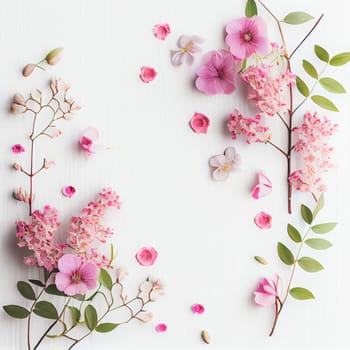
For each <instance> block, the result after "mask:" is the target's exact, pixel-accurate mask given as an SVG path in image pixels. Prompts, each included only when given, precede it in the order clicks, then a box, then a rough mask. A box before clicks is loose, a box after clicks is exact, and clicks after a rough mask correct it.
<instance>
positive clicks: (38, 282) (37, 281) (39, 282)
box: [28, 280, 45, 287]
mask: <svg viewBox="0 0 350 350" xmlns="http://www.w3.org/2000/svg"><path fill="white" fill-rule="evenodd" d="M28 281H29V282H30V283H31V284H34V285H35V286H38V287H45V284H44V283H43V282H41V281H39V280H28Z"/></svg>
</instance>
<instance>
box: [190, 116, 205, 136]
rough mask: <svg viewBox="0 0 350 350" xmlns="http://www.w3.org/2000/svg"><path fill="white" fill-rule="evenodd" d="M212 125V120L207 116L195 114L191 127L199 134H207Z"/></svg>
mask: <svg viewBox="0 0 350 350" xmlns="http://www.w3.org/2000/svg"><path fill="white" fill-rule="evenodd" d="M209 125H210V120H209V118H208V117H207V116H205V115H204V114H202V113H197V112H196V113H195V114H194V115H193V117H192V118H191V120H190V127H191V128H192V130H193V131H194V132H196V133H198V134H206V133H207V131H208V127H209Z"/></svg>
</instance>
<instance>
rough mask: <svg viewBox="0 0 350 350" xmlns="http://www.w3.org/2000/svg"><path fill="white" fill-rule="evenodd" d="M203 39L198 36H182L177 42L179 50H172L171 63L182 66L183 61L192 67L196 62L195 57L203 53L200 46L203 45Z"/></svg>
mask: <svg viewBox="0 0 350 350" xmlns="http://www.w3.org/2000/svg"><path fill="white" fill-rule="evenodd" d="M203 41H204V40H203V39H202V38H201V37H199V36H197V35H181V36H180V38H179V40H178V41H177V46H178V47H179V50H171V52H170V54H171V63H172V64H173V65H174V66H180V65H181V64H182V63H183V61H185V62H186V63H187V64H188V65H192V64H193V62H194V56H195V55H196V54H197V53H199V52H202V49H201V47H200V46H199V45H200V44H202V43H203Z"/></svg>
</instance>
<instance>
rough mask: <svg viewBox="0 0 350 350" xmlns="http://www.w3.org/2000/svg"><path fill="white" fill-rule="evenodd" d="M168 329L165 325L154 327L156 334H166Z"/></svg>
mask: <svg viewBox="0 0 350 350" xmlns="http://www.w3.org/2000/svg"><path fill="white" fill-rule="evenodd" d="M167 329H168V326H167V325H166V324H165V323H158V324H157V325H156V332H158V333H163V332H166V331H167Z"/></svg>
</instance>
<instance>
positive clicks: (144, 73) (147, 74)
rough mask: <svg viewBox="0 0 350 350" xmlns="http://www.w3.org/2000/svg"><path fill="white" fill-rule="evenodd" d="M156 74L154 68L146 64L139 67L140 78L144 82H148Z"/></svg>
mask: <svg viewBox="0 0 350 350" xmlns="http://www.w3.org/2000/svg"><path fill="white" fill-rule="evenodd" d="M156 76H157V72H156V70H155V69H154V68H152V67H146V66H142V67H141V71H140V78H141V80H142V81H143V82H144V83H146V84H148V83H150V82H151V81H152V80H154V78H155V77H156Z"/></svg>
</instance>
